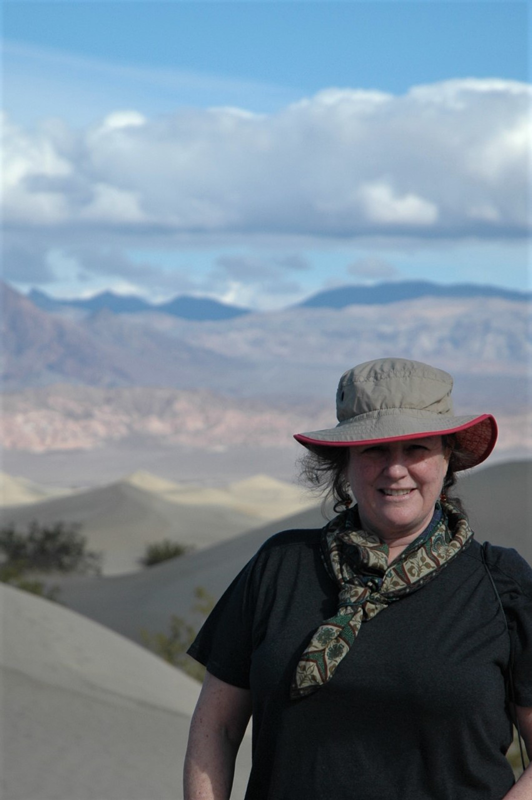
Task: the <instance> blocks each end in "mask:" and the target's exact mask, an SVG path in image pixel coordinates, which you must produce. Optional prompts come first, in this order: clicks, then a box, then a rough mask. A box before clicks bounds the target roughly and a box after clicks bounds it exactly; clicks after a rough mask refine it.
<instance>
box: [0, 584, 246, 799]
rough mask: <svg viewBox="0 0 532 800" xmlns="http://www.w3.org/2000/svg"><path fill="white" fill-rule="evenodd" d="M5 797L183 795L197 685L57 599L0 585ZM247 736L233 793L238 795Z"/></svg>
mask: <svg viewBox="0 0 532 800" xmlns="http://www.w3.org/2000/svg"><path fill="white" fill-rule="evenodd" d="M0 613H1V620H2V626H1V648H0V687H1V705H2V727H1V749H0V752H1V756H2V778H1V784H0V785H1V789H2V793H1V797H2V800H180V799H181V798H182V790H181V774H182V765H183V758H184V753H185V749H186V740H187V735H188V728H189V724H190V714H191V712H192V710H193V707H194V704H195V701H196V698H197V695H198V693H199V684H197V683H196V682H195V681H192V680H191V679H190V678H188V677H187V676H186V675H184V674H183V673H182V672H180V671H179V670H177V669H174V668H173V667H171V666H170V665H168V664H166V663H165V662H163V661H161V660H160V659H159V658H157V657H156V656H154V655H152V654H151V653H149V652H148V651H146V650H144V649H143V648H141V647H138V646H137V645H135V644H133V643H132V642H130V641H128V640H127V639H124V638H123V637H121V636H119V635H117V634H115V633H113V632H111V631H110V630H108V629H106V628H104V627H102V626H100V625H97V624H95V623H94V622H92V621H90V620H88V619H86V618H84V617H81V616H79V615H78V614H75V613H74V612H72V611H70V610H68V609H66V608H63V607H61V606H59V605H57V604H55V603H51V602H48V601H46V600H43V599H41V598H38V597H35V596H33V595H29V594H27V593H25V592H20V591H18V590H16V589H13V588H11V587H9V586H5V585H0ZM249 750H250V747H249V738H246V740H245V744H244V745H243V748H242V753H241V756H240V758H239V764H238V768H237V777H236V782H235V797H236V798H239V797H240V798H241V797H242V796H243V794H244V791H245V788H244V787H245V782H246V775H247V774H248V771H249V758H250V757H249Z"/></svg>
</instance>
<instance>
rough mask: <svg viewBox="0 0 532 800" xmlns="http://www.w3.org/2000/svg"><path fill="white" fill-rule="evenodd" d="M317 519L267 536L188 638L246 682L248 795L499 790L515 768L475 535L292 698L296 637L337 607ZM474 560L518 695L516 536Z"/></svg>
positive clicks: (528, 701)
mask: <svg viewBox="0 0 532 800" xmlns="http://www.w3.org/2000/svg"><path fill="white" fill-rule="evenodd" d="M320 535H321V531H320V530H295V531H286V532H283V533H280V534H277V535H276V536H273V537H272V538H271V539H269V540H268V541H267V542H266V543H265V544H264V546H263V547H262V548H261V549H260V550H259V552H258V553H257V554H256V555H255V556H254V558H253V559H252V560H251V561H250V562H249V563H248V564H247V566H246V567H244V569H243V570H242V572H241V573H240V574H239V575H238V576H237V578H236V579H235V580H234V581H233V583H232V584H231V586H230V587H229V588H228V589H227V591H226V592H225V594H224V595H223V597H222V598H221V599H220V601H219V602H218V604H217V605H216V607H215V609H214V611H213V612H212V614H211V615H210V616H209V618H208V620H207V621H206V623H205V625H204V626H203V628H202V629H201V631H200V633H199V634H198V636H197V638H196V640H195V642H194V643H193V645H192V646H191V648H190V650H189V653H190V655H192V656H193V657H194V658H195V659H197V660H198V661H200V662H201V663H203V664H204V665H205V666H206V667H207V669H208V671H209V672H211V673H212V674H213V675H215V676H216V677H217V678H219V679H220V680H223V681H225V682H226V683H230V684H232V685H234V686H239V687H242V688H246V689H251V692H252V698H253V768H252V772H251V776H250V781H249V785H248V789H247V793H246V800H266V799H267V800H501V798H502V797H504V795H505V794H506V793H507V792H508V791H509V790H510V788H511V786H512V785H513V782H514V779H513V774H512V770H511V768H510V766H509V765H508V762H507V761H506V759H505V753H506V751H507V749H508V747H509V745H510V742H511V739H512V727H511V723H510V721H509V717H508V714H507V710H506V709H505V683H504V671H505V670H506V669H507V667H508V663H509V653H510V637H509V636H508V633H507V631H506V628H505V623H504V618H503V616H502V613H501V611H500V606H499V604H498V601H497V598H496V596H495V593H494V590H493V587H492V585H491V583H490V581H489V577H488V575H487V573H486V570H485V567H484V565H483V564H482V561H481V555H480V545H479V544H478V543H477V542H473V544H471V546H469V547H468V548H466V549H465V550H464V551H463V552H462V553H461V554H460V555H459V556H457V557H456V558H455V559H454V560H453V561H452V562H451V563H450V564H449V565H448V566H447V567H446V568H445V569H443V570H442V572H441V573H440V574H439V575H438V576H437V577H436V578H435V579H434V580H432V581H430V582H429V583H428V584H427V585H426V586H424V587H423V588H422V589H420V590H419V591H417V592H414V593H412V594H410V595H407V596H406V597H404V598H403V599H401V600H400V601H398V602H396V603H394V604H392V605H390V606H389V607H388V608H386V609H385V610H383V611H382V612H381V613H380V614H378V615H377V616H376V617H375V618H374V619H372V620H370V621H368V622H365V623H363V625H362V628H361V630H360V633H359V635H358V637H357V639H356V640H355V642H354V644H353V646H352V648H351V650H350V652H349V653H348V655H347V656H346V657H345V658H344V660H343V661H342V662H341V663H340V665H339V667H338V669H337V671H336V673H335V675H334V677H333V679H332V680H331V681H330V682H329V683H328V684H326V685H324V686H322V687H321V688H320V689H318V690H317V691H316V692H314V693H313V694H311V695H309V696H307V697H304V698H301V699H299V700H291V699H290V696H289V689H290V682H291V679H292V676H293V673H294V671H295V668H296V664H297V662H298V660H299V657H300V655H301V653H302V652H303V650H304V648H305V646H306V645H307V643H308V641H309V639H310V637H311V635H312V634H313V633H314V632H315V630H316V628H317V627H318V626H319V625H320V623H321V622H322V621H323V620H325V619H327V618H328V617H330V616H332V615H333V614H335V613H336V611H337V606H336V603H337V597H338V588H337V586H336V584H335V583H334V582H333V581H332V579H331V578H330V577H329V576H328V574H327V572H326V570H325V568H324V566H323V563H322V561H321V557H320V554H319V541H320ZM487 561H488V564H489V567H490V571H491V573H492V575H493V578H494V580H495V583H496V586H497V589H498V591H499V593H500V595H501V598H502V601H503V605H504V608H505V611H506V615H507V620H508V624H509V625H510V629H511V637H512V641H513V644H514V650H515V656H514V670H513V672H514V682H515V695H516V702H517V704H518V705H522V706H532V570H531V569H530V567H529V566H528V564H527V563H526V562H525V561H524V560H523V559H522V558H521V557H520V556H519V555H518V554H517V553H516V552H515V550H509V549H505V548H500V547H490V546H488V547H487Z"/></svg>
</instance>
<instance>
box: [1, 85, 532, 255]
mask: <svg viewBox="0 0 532 800" xmlns="http://www.w3.org/2000/svg"><path fill="white" fill-rule="evenodd" d="M530 97H531V87H530V86H528V85H525V84H519V83H516V82H511V81H503V80H471V79H468V80H463V81H460V80H453V81H448V82H443V83H439V84H433V85H431V86H421V87H414V88H413V89H412V90H411V91H410V92H408V93H407V94H405V95H404V96H393V95H389V94H384V93H380V92H363V91H358V90H352V89H334V88H333V89H327V90H324V91H322V92H319V93H318V94H317V95H316V96H314V97H310V98H306V99H304V100H301V101H299V102H297V103H294V104H292V105H288V106H286V107H285V108H284V109H282V110H281V111H279V112H277V113H273V114H260V115H259V114H253V113H250V112H247V111H245V110H244V111H243V110H239V109H234V108H210V109H207V110H202V109H194V108H182V109H180V110H179V111H177V112H176V113H174V114H172V115H167V116H163V117H155V118H148V117H147V116H146V115H142V114H139V113H138V112H137V111H135V110H134V109H129V110H117V111H115V112H114V113H113V114H110V115H108V116H107V117H106V118H105V119H103V120H102V121H101V122H100V123H99V124H97V125H91V126H88V127H87V128H85V129H80V130H77V129H73V128H70V127H69V126H68V125H66V124H64V123H61V122H60V121H54V122H47V123H43V124H41V125H38V126H36V127H35V128H32V129H31V130H23V129H21V128H20V127H17V126H14V125H12V124H10V123H9V122H7V124H6V125H5V129H4V159H5V167H4V176H5V184H4V223H5V230H6V235H7V236H10V235H11V230H12V228H13V229H14V228H15V227H16V230H17V236H20V234H21V231H22V232H23V233H24V232H25V235H26V236H27V237H34V236H36V235H37V232H38V231H39V230H40V231H41V232H42V231H43V230H44V229H46V231H47V246H48V247H51V246H56V247H58V246H63V243H64V241H65V237H67V238H68V236H69V235H70V236H71V237H72V236H73V235H74V233H75V236H76V237H77V241H78V242H79V243H80V244H84V245H87V244H90V243H91V242H94V241H95V240H98V242H99V244H100V245H102V244H105V243H106V242H107V241H108V237H110V236H112V235H113V234H116V236H121V237H122V240H123V239H124V237H126V238H127V236H131V237H136V245H137V246H139V242H140V241H144V243H145V244H146V246H149V245H150V241H153V236H154V235H155V233H157V234H158V235H164V236H166V237H168V241H173V242H174V244H175V243H176V242H179V241H184V239H185V237H186V241H187V242H188V243H189V244H190V243H194V244H199V245H201V244H202V243H205V242H206V241H208V239H209V237H220V236H225V237H231V241H233V242H237V243H238V242H240V243H242V244H245V243H246V242H249V241H251V240H252V238H253V237H254V236H267V237H269V238H270V240H272V241H275V240H277V242H282V241H283V240H284V237H294V238H295V237H298V236H303V237H306V238H307V239H308V238H309V237H310V238H314V239H316V240H319V239H320V238H322V239H324V240H327V241H331V240H334V239H336V240H345V238H349V237H357V236H366V235H373V236H379V237H380V238H381V240H384V239H385V238H386V237H392V236H393V237H398V236H399V237H400V236H405V237H414V238H415V237H416V236H417V237H428V236H430V237H433V238H437V237H443V238H446V239H449V240H452V239H459V238H461V237H464V236H476V237H484V236H485V237H489V238H493V237H496V236H499V235H500V236H502V237H505V236H509V235H511V236H522V235H524V234H525V233H526V231H527V229H528V228H529V225H530V216H529V208H528V204H527V196H528V181H529V170H528V162H529V156H530V152H529V147H530V122H529V116H528V115H529V106H530ZM150 237H151V238H150ZM285 266H286V267H289V264H288V263H287V264H286V265H285Z"/></svg>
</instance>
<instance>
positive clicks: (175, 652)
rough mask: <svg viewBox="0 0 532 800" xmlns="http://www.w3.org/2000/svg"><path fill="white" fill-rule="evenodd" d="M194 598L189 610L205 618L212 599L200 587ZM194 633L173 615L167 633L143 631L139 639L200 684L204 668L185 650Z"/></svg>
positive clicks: (212, 606)
mask: <svg viewBox="0 0 532 800" xmlns="http://www.w3.org/2000/svg"><path fill="white" fill-rule="evenodd" d="M194 596H195V597H196V602H195V603H194V605H193V606H192V609H191V610H192V611H194V612H196V613H199V614H201V615H202V616H204V617H206V616H207V615H208V614H209V613H210V612H211V611H212V609H213V608H214V603H215V600H214V597H212V595H211V594H209V592H208V591H207V590H206V589H204V588H203V587H202V586H197V587H196V588H195V589H194ZM196 633H197V631H196V629H195V628H194V627H193V626H192V625H190V624H189V623H188V622H186V621H185V620H184V619H183V618H182V617H179V616H177V614H173V615H172V617H171V618H170V632H169V633H150V632H149V631H146V630H143V631H141V638H142V643H143V644H144V646H145V647H147V648H148V649H149V650H152V651H153V652H154V653H156V655H158V656H160V657H161V658H164V660H165V661H168V663H169V664H172V665H173V666H174V667H179V669H182V670H183V672H186V673H187V675H190V677H191V678H195V679H196V680H197V681H200V682H201V681H202V680H203V678H204V676H205V667H204V666H203V665H202V664H198V662H197V661H194V659H193V658H190V656H188V655H187V650H188V648H189V647H190V645H191V644H192V642H193V641H194V639H195V638H196Z"/></svg>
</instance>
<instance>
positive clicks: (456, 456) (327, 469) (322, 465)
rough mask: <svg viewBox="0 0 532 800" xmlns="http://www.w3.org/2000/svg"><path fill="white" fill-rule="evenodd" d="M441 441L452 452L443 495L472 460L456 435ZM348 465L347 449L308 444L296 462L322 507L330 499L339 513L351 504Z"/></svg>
mask: <svg viewBox="0 0 532 800" xmlns="http://www.w3.org/2000/svg"><path fill="white" fill-rule="evenodd" d="M441 438H442V445H443V447H444V449H447V448H450V449H451V456H450V458H449V466H448V467H447V474H446V475H445V480H444V481H443V489H442V492H443V493H445V494H446V495H447V494H449V492H450V490H451V489H452V487H453V486H455V485H456V480H457V476H456V472H457V471H458V470H460V469H467V468H468V464H469V465H470V464H471V461H473V460H474V457H472V456H471V454H470V453H469V452H468V451H467V450H464V449H463V448H462V447H461V446H460V443H459V441H458V437H457V436H456V434H454V433H449V434H445V435H444V436H442V437H441ZM348 463H349V447H331V446H330V445H318V444H316V445H315V444H313V445H310V446H308V447H307V452H306V453H305V455H303V456H302V457H301V459H300V460H299V466H300V481H301V482H302V483H304V484H306V485H307V486H310V487H311V488H312V489H315V490H318V491H321V492H323V493H324V497H323V505H324V506H325V504H326V503H327V501H328V500H333V501H334V505H333V508H334V510H335V511H336V512H337V513H338V512H339V511H342V510H343V509H344V508H346V507H347V506H349V505H350V504H351V503H352V497H351V490H350V486H349V482H348V480H347V465H348ZM451 499H452V502H453V503H454V504H455V505H456V506H458V508H459V509H460V511H462V512H463V513H464V514H465V513H466V511H465V508H464V504H463V502H462V501H461V499H460V498H459V497H457V496H456V495H455V494H452V495H451Z"/></svg>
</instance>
